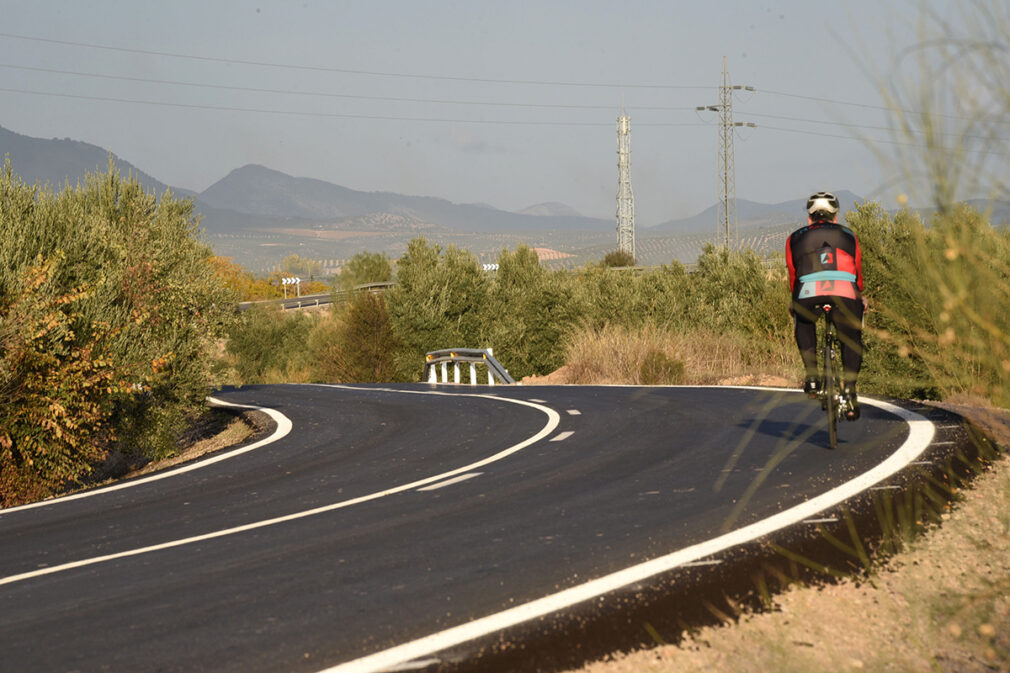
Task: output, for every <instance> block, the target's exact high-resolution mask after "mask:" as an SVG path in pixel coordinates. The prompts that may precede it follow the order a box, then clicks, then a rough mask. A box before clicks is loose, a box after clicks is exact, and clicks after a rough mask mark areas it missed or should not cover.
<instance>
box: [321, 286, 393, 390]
mask: <svg viewBox="0 0 1010 673" xmlns="http://www.w3.org/2000/svg"><path fill="white" fill-rule="evenodd" d="M399 346H400V342H399V340H398V339H397V338H396V336H395V335H394V334H393V328H392V325H391V324H390V322H389V314H388V313H387V312H386V306H385V302H384V301H383V299H382V295H377V294H372V293H370V292H357V293H355V295H354V296H353V297H352V298H351V299H350V301H348V303H347V304H345V305H344V306H343V308H342V309H340V310H339V311H337V312H335V313H334V315H333V316H332V317H331V318H329V319H327V320H323V321H321V322H320V323H319V324H318V325H317V326H316V327H315V328H314V329H313V330H312V332H311V333H310V334H309V338H308V347H309V351H310V352H312V353H313V358H312V360H313V362H315V363H317V369H316V372H315V374H316V376H317V377H318V378H319V379H320V380H323V381H332V382H343V383H381V382H385V381H397V380H400V379H401V378H402V377H401V376H400V374H399V373H398V372H397V371H396V370H395V368H394V358H393V357H392V356H393V355H394V354H395V353H396V352H397V350H398V348H399Z"/></svg>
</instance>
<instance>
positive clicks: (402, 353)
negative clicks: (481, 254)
mask: <svg viewBox="0 0 1010 673" xmlns="http://www.w3.org/2000/svg"><path fill="white" fill-rule="evenodd" d="M396 278H397V283H396V285H395V286H393V287H392V288H390V290H389V291H388V292H387V293H386V295H385V300H386V304H385V305H386V309H387V310H388V312H389V321H390V323H391V324H392V326H393V330H394V332H395V333H396V335H397V336H398V337H399V340H400V344H401V345H400V347H399V349H398V350H397V353H396V354H395V356H394V358H395V359H394V368H395V370H396V371H398V372H401V373H403V374H404V375H405V376H406V375H407V372H410V374H409V376H410V379H411V380H415V381H416V380H419V378H420V376H421V372H422V370H423V367H424V354H425V353H427V352H429V351H433V350H438V349H441V348H454V347H455V348H473V347H475V346H474V344H479V343H480V341H481V335H482V333H483V327H482V324H481V320H482V317H481V314H480V309H481V307H483V306H484V305H485V304H486V303H487V300H488V288H489V284H490V281H489V279H488V276H487V274H485V273H484V272H483V271H481V269H480V267H479V266H478V264H477V259H476V258H475V257H474V256H473V254H472V253H471V252H470V251H468V250H460V249H459V248H456V247H454V246H450V247H449V248H448V249H446V250H445V251H443V250H442V248H441V247H440V246H437V245H432V244H430V243H428V242H427V241H426V240H425V239H424V238H420V237H419V238H415V239H414V240H412V241H411V242H410V243H409V244H408V245H407V252H405V253H404V254H403V256H402V257H401V258H400V259H399V260H398V261H397V272H396ZM476 347H479V346H476Z"/></svg>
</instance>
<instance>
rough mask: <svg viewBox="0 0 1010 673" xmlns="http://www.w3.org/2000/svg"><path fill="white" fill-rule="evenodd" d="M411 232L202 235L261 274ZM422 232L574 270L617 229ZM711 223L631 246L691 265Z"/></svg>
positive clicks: (397, 250)
mask: <svg viewBox="0 0 1010 673" xmlns="http://www.w3.org/2000/svg"><path fill="white" fill-rule="evenodd" d="M795 226H796V225H795V223H789V224H780V225H774V226H764V227H756V228H743V229H742V230H741V232H740V240H739V243H738V247H740V248H750V249H753V250H755V251H756V252H757V253H758V254H761V255H768V254H778V253H780V252H781V251H782V250H783V248H784V246H785V240H786V237H787V236H788V235H789V232H790V231H792V229H793V228H795ZM417 235H418V234H417V233H416V232H405V231H352V230H339V231H336V230H326V231H321V230H314V229H270V230H249V231H246V232H242V233H217V234H210V235H207V236H206V240H207V242H208V243H210V245H212V246H213V248H214V250H215V252H216V254H218V255H222V256H224V257H231V258H233V259H234V260H235V261H236V262H238V263H239V264H241V265H242V266H244V267H246V268H247V269H249V270H250V271H252V272H254V273H258V274H266V273H270V272H272V271H275V270H277V269H279V268H280V264H281V261H282V260H283V259H284V258H285V257H287V256H288V255H292V254H297V255H299V256H300V257H303V258H307V259H311V260H316V261H319V262H320V263H321V265H322V267H323V271H324V273H330V272H332V270H334V269H336V268H338V267H339V266H340V265H341V264H342V263H344V262H345V261H346V260H348V259H350V258H351V257H353V256H354V255H356V254H357V253H359V252H365V251H367V252H385V253H386V254H387V255H388V256H389V257H391V258H393V259H396V258H398V257H399V256H400V255H402V254H403V253H404V252H405V251H406V249H407V243H408V242H409V241H410V240H411V239H413V238H414V237H416V236H417ZM423 236H424V237H425V238H426V239H428V240H429V241H431V242H433V243H437V244H439V245H441V246H443V247H448V246H450V245H454V246H456V247H458V248H464V249H467V250H470V251H471V252H472V253H473V254H474V256H476V257H477V261H478V262H481V263H487V262H495V261H497V259H498V255H499V254H500V253H501V251H502V250H503V249H506V248H507V249H510V250H514V249H515V248H516V246H518V245H519V244H520V243H525V244H526V245H529V246H530V247H533V248H545V249H549V250H552V251H555V252H556V253H559V254H557V255H551V257H554V258H553V259H544V261H543V263H544V265H545V266H547V267H549V268H552V269H576V268H578V267H581V266H584V265H585V264H587V263H594V262H598V261H600V260H602V259H603V257H604V256H605V255H606V254H607V253H608V252H611V251H612V250H614V249H615V248H616V247H617V234H616V231H615V232H614V233H609V232H602V233H601V232H597V231H593V232H589V231H574V232H572V231H569V232H553V231H543V232H534V233H529V232H524V233H482V234H461V233H454V232H427V233H425V234H423ZM717 242H718V236H717V234H716V232H715V227H714V226H713V231H712V233H711V234H699V233H690V234H682V235H660V236H650V235H649V233H648V230H644V231H642V232H639V233H638V234H637V236H636V242H635V247H636V251H637V257H638V263H639V265H640V266H659V265H661V264H670V263H671V262H672V261H674V260H676V261H678V262H681V263H683V264H691V263H693V262H694V261H695V260H697V258H698V255H700V254H701V251H702V249H703V248H704V246H705V244H706V243H717Z"/></svg>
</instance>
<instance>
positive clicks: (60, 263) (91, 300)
mask: <svg viewBox="0 0 1010 673" xmlns="http://www.w3.org/2000/svg"><path fill="white" fill-rule="evenodd" d="M196 227H197V222H196V220H195V217H194V213H193V205H192V203H191V202H189V201H178V200H176V199H175V198H174V197H173V196H172V195H171V194H170V193H166V194H165V195H164V196H162V197H161V198H160V199H159V198H156V197H155V196H154V195H150V194H145V193H144V191H143V189H142V188H141V186H140V184H139V182H137V181H136V180H132V179H125V178H123V177H121V176H120V174H119V173H118V171H116V170H115V167H114V166H113V165H112V164H111V163H110V168H109V172H108V173H106V174H100V175H88V176H87V178H86V179H85V181H84V183H83V184H80V185H78V186H77V187H74V188H71V187H69V186H68V187H66V188H64V189H63V190H62V191H60V192H59V193H53V192H52V191H51V190H50V189H48V188H45V189H40V188H38V187H34V186H29V185H26V184H24V183H23V181H21V180H20V178H18V177H17V176H16V175H15V174H14V172H13V169H12V167H11V165H10V162H9V161H8V162H7V163H6V164H5V166H4V170H3V174H2V175H0V321H2V322H3V324H4V327H3V328H0V331H5V332H9V330H10V329H11V327H10V326H11V325H13V324H15V323H16V321H17V320H28V321H29V322H31V320H34V319H36V318H37V317H38V316H37V315H36V316H35V317H34V318H33V317H32V314H31V311H29V309H27V308H25V302H26V301H28V302H35V303H37V307H36V309H32V310H39V311H43V310H48V311H49V313H48V314H46V315H49V316H50V318H49V321H50V322H52V321H55V323H56V324H59V325H62V327H61V328H60V329H61V331H60V335H61V336H60V341H59V343H58V344H56V343H49V345H48V346H47V347H49V348H53V349H55V350H53V355H54V358H55V359H52V360H51V361H49V362H48V363H46V362H43V361H42V360H36V362H35V365H33V366H37V367H39V368H40V369H38V371H37V379H36V380H39V377H41V379H45V380H47V381H49V383H47V384H45V385H44V386H43V387H42V388H39V389H38V392H39V394H44V393H45V390H46V389H47V387H48V388H51V390H50V392H51V393H52V394H53V395H54V396H56V395H58V391H57V390H56V388H55V386H56V384H57V379H56V378H51V373H52V371H53V370H59V368H60V367H62V366H65V365H67V363H69V362H72V361H74V360H75V358H76V359H78V360H80V363H79V364H80V366H81V367H84V368H85V369H86V368H87V366H93V367H98V364H97V363H102V365H101V368H102V369H103V370H104V369H108V370H110V372H111V374H110V377H111V378H110V380H111V382H112V383H114V385H110V386H108V387H100V390H104V391H105V392H104V393H102V394H99V395H97V396H95V395H94V394H93V393H89V399H93V400H95V402H96V404H97V405H98V407H100V408H101V413H102V414H104V415H105V418H106V419H107V423H106V424H103V425H102V426H101V427H102V430H101V432H100V433H99V434H98V435H94V439H95V441H96V442H98V444H99V445H100V446H103V447H106V448H107V447H109V446H111V443H112V442H118V446H117V448H120V449H121V450H125V451H134V452H135V451H139V452H142V453H144V454H145V455H150V456H160V455H165V454H167V453H170V452H172V451H173V450H174V445H175V437H176V435H177V434H178V432H180V431H181V430H182V428H183V427H184V426H185V424H186V419H187V417H188V416H189V415H191V414H193V413H195V412H196V411H197V410H198V409H200V408H202V406H203V404H204V398H205V396H206V394H207V390H208V385H209V383H210V369H211V361H212V353H213V352H214V347H215V344H216V343H217V341H218V339H219V338H220V337H221V336H222V335H223V333H224V327H225V326H226V324H227V323H228V321H229V320H230V316H231V309H230V305H231V303H232V302H233V299H234V297H233V296H232V294H231V293H230V292H229V291H227V290H225V289H223V288H222V287H221V286H220V284H219V283H217V282H216V281H215V278H214V266H213V263H212V258H211V251H210V249H209V248H208V247H207V246H206V245H204V244H203V243H202V242H201V241H200V240H199V239H198V237H197V235H196ZM39 269H45V272H44V281H43V282H40V283H36V284H34V285H33V282H34V281H33V282H29V280H30V279H31V278H33V277H37V275H38V273H40V272H39ZM27 287H32V288H33V289H32V290H31V291H30V292H29V291H28V290H26V289H25V288H27ZM26 293H27V294H26ZM26 312H27V314H26ZM19 316H20V317H19ZM47 325H48V323H47ZM38 338H39V339H41V341H37V342H36V345H34V346H31V348H40V347H41V344H43V343H46V341H45V340H46V339H49V338H50V337H49V336H45V335H42V336H40V337H38ZM57 345H58V346H59V348H56V347H57ZM0 348H2V349H3V352H2V353H0V357H2V358H6V359H8V360H10V359H11V358H13V357H15V355H14V353H15V350H16V349H17V348H19V346H17V344H16V343H15V342H12V341H9V340H8V341H7V343H5V344H0ZM61 349H62V350H61ZM18 357H20V356H18ZM85 361H87V362H90V363H91V365H85ZM47 367H48V368H49V369H47ZM81 371H82V372H83V371H84V370H81ZM89 375H90V374H89ZM82 376H83V374H82ZM47 377H50V378H47ZM57 378H58V377H57ZM124 391H128V392H124ZM20 404H23V402H18V401H17V400H16V399H14V398H4V399H3V400H0V405H3V406H4V407H5V408H6V411H5V412H4V413H7V414H16V413H18V405H20ZM85 415H86V414H85ZM22 418H23V417H22ZM84 426H85V424H84V423H78V424H77V425H76V426H75V427H73V428H69V427H68V428H63V429H60V430H57V429H56V428H53V427H47V429H45V431H43V432H41V433H40V432H39V429H38V428H34V429H33V428H32V427H30V426H29V425H19V426H17V429H16V430H14V431H11V430H10V429H8V430H7V437H8V439H7V440H6V441H7V442H9V443H10V444H11V445H12V446H13V447H15V448H14V449H13V451H18V450H19V449H18V448H17V447H19V446H25V444H24V443H25V442H26V441H29V440H28V437H29V436H32V437H34V438H35V439H34V440H31V441H37V442H39V443H40V444H39V447H40V448H39V450H40V451H41V450H43V449H42V448H41V447H43V446H46V445H49V444H51V445H53V446H55V445H56V444H58V443H59V442H63V441H65V440H66V439H67V437H60V436H59V435H60V434H61V433H62V434H63V435H66V434H67V433H71V434H76V436H77V437H89V438H91V437H92V435H91V434H88V433H91V432H92V431H91V430H89V429H88V428H85V427H84ZM32 433H36V434H32ZM89 441H90V440H89ZM84 443H85V442H84V441H83V440H81V441H78V442H77V444H76V446H77V447H78V448H77V451H79V452H80V453H79V455H78V458H79V460H78V459H75V462H74V466H75V467H74V469H73V470H69V469H67V470H63V468H60V470H56V471H54V472H53V474H51V475H49V476H51V477H52V478H53V479H71V478H74V477H76V476H80V475H83V474H84V473H86V472H87V464H88V463H89V461H90V460H91V458H92V457H93V456H90V455H89V456H86V455H85V454H87V453H89V451H86V450H84V448H83V447H84ZM45 450H47V451H48V450H49V449H48V448H47V449H45ZM53 450H55V449H53ZM66 464H69V463H66ZM2 469H4V470H7V471H8V473H9V471H10V470H11V469H12V468H11V467H10V464H9V463H6V462H5V464H4V466H3V468H2ZM57 472H58V473H59V474H57ZM71 473H73V474H71ZM38 479H40V480H42V481H40V482H38V483H40V484H41V483H42V482H43V481H44V482H45V484H47V485H46V486H45V487H44V488H45V489H50V490H51V488H52V487H53V484H55V483H56V482H55V481H53V480H52V479H49V477H47V476H45V475H39V476H38ZM40 488H42V487H40Z"/></svg>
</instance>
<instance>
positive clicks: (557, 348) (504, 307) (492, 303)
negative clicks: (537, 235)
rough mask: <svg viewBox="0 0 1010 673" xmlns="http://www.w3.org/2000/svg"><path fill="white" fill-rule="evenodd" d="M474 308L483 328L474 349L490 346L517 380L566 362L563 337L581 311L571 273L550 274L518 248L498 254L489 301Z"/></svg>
mask: <svg viewBox="0 0 1010 673" xmlns="http://www.w3.org/2000/svg"><path fill="white" fill-rule="evenodd" d="M476 310H477V311H478V313H479V314H480V315H481V316H482V320H481V324H482V325H483V330H482V333H481V336H480V341H479V344H478V347H481V348H483V347H488V346H490V347H493V348H494V352H495V355H496V357H497V358H498V359H499V360H501V361H502V362H507V363H508V364H507V367H508V369H509V373H510V374H511V375H512V376H514V377H515V378H516V379H517V380H518V379H520V378H522V377H524V376H529V375H531V374H547V373H549V372H552V371H554V370H555V369H557V368H558V367H560V366H561V365H563V364H564V363H565V361H564V355H565V354H564V346H563V343H562V340H563V337H564V336H565V335H566V334H568V333H569V332H570V331H571V330H572V329H573V327H574V326H575V324H576V322H577V321H578V320H579V319H580V318H581V315H582V314H583V312H584V310H585V307H584V306H583V305H581V304H580V303H579V301H578V299H577V297H576V296H575V289H574V284H573V282H572V280H571V275H570V274H568V273H566V272H563V271H548V270H547V269H545V268H544V267H543V266H541V264H540V260H539V258H538V257H537V254H536V252H535V251H534V250H533V249H531V248H530V247H529V246H526V245H520V246H519V247H518V248H516V250H515V252H509V251H508V250H503V251H502V252H501V254H500V255H499V257H498V271H497V273H495V274H494V275H493V277H492V280H491V283H490V288H489V290H488V300H487V302H486V303H485V304H484V305H482V306H479V307H476Z"/></svg>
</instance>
